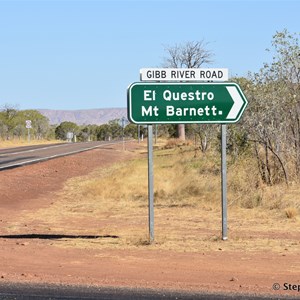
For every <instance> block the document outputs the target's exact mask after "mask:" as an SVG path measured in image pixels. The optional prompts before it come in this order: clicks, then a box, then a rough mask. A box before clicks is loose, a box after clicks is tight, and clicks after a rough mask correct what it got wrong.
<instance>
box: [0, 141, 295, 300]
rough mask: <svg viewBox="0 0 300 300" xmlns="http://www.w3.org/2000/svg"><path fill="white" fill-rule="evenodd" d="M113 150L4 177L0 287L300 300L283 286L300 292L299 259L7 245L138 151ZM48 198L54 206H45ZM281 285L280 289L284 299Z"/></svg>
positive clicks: (32, 242) (20, 241)
mask: <svg viewBox="0 0 300 300" xmlns="http://www.w3.org/2000/svg"><path fill="white" fill-rule="evenodd" d="M111 147H112V148H113V149H111V150H110V151H107V150H101V149H98V150H93V151H89V152H85V153H81V154H77V155H73V156H68V157H65V158H59V159H55V160H50V161H47V162H43V163H39V164H35V165H30V166H26V167H21V168H16V169H12V170H7V171H2V172H0V187H1V188H0V203H1V207H0V225H1V229H0V235H2V237H1V238H0V260H1V267H0V280H2V281H3V282H37V283H42V282H43V283H44V282H47V283H60V284H84V285H99V286H115V287H137V288H154V289H172V290H185V291H193V292H195V291H199V292H201V291H203V292H227V293H231V294H232V293H243V294H248V293H250V294H273V295H282V294H289V295H293V296H298V297H300V292H298V291H294V290H290V291H284V290H283V285H284V283H287V284H294V285H296V286H297V287H298V285H299V284H300V276H299V275H300V268H299V262H300V255H299V252H293V253H288V252H287V253H286V254H284V255H283V254H282V253H281V254H280V253H276V252H257V251H256V252H247V253H245V252H239V251H221V250H220V251H211V252H206V253H202V252H201V253H188V252H185V253H177V252H176V251H173V252H172V251H166V250H149V249H147V246H145V247H142V248H141V249H137V250H128V249H124V250H120V249H118V250H117V249H107V250H102V249H101V250H95V249H72V248H60V247H57V246H55V245H54V244H52V242H51V240H49V239H28V238H26V239H24V238H14V239H11V238H8V237H5V235H6V234H7V230H6V228H7V226H9V224H10V222H12V221H15V220H17V219H18V215H19V214H20V213H22V211H23V210H25V209H26V210H27V211H29V210H30V211H35V210H37V209H39V208H41V207H47V206H49V205H51V202H53V197H51V195H52V194H53V193H54V192H55V191H58V190H60V189H62V187H63V185H64V182H66V180H68V179H69V178H72V177H75V176H82V175H85V174H88V173H89V172H91V171H92V170H94V169H95V168H98V167H105V166H109V165H111V164H112V163H114V162H117V161H121V160H125V159H130V158H132V157H133V152H131V151H130V150H131V149H135V148H136V147H138V145H137V144H136V143H131V144H127V151H125V152H124V151H119V150H121V148H122V145H115V146H111ZM128 150H129V151H128ZM95 154H97V155H95ZM41 195H43V199H49V201H48V202H47V201H44V202H43V203H40V202H39V200H38V199H40V196H41ZM48 196H49V197H48ZM79 225H80V224H79ZM20 234H21V233H20ZM274 283H279V284H280V285H281V289H280V290H279V291H277V290H275V291H274V290H273V288H272V286H273V284H274ZM291 289H293V287H292V286H291Z"/></svg>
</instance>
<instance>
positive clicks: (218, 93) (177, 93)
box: [128, 82, 248, 124]
mask: <svg viewBox="0 0 300 300" xmlns="http://www.w3.org/2000/svg"><path fill="white" fill-rule="evenodd" d="M247 104H248V101H247V99H246V97H245V95H244V94H243V92H242V91H241V89H240V87H239V86H238V85H237V84H236V83H229V82H224V83H213V82H208V83H171V82H157V83H155V82H135V83H133V84H131V85H130V86H129V88H128V119H129V120H130V121H131V122H133V123H135V124H166V123H181V124H185V123H211V124H214V123H224V124H225V123H236V122H237V121H238V120H239V119H240V117H241V116H242V114H243V112H244V110H245V108H246V106H247Z"/></svg>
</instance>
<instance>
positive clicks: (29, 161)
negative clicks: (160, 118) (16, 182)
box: [0, 141, 122, 170]
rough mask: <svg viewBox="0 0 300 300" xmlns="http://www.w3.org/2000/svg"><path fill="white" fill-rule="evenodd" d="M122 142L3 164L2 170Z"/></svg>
mask: <svg viewBox="0 0 300 300" xmlns="http://www.w3.org/2000/svg"><path fill="white" fill-rule="evenodd" d="M121 143H122V141H118V142H114V143H109V144H101V145H98V146H94V147H90V148H85V149H81V150H76V151H71V152H67V153H64V154H56V155H52V156H47V157H43V158H37V159H32V160H27V161H24V162H22V163H15V164H11V165H6V166H3V167H0V170H1V169H9V168H12V167H15V166H23V165H28V164H31V163H34V162H38V161H44V160H49V159H52V158H57V157H62V156H68V155H72V154H75V153H80V152H84V151H88V150H92V149H96V148H100V147H103V146H108V145H114V144H121ZM52 148H53V147H52ZM22 153H23V152H22Z"/></svg>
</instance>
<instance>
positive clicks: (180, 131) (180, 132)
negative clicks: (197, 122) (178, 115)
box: [177, 124, 185, 141]
mask: <svg viewBox="0 0 300 300" xmlns="http://www.w3.org/2000/svg"><path fill="white" fill-rule="evenodd" d="M177 136H178V138H179V139H180V140H182V141H185V126H184V124H178V126H177Z"/></svg>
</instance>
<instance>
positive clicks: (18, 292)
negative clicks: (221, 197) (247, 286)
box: [0, 283, 296, 300]
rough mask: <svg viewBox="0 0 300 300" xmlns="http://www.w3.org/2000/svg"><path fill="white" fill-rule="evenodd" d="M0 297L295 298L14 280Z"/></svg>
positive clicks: (2, 289)
mask: <svg viewBox="0 0 300 300" xmlns="http://www.w3.org/2000/svg"><path fill="white" fill-rule="evenodd" d="M0 299H6V300H12V299H17V300H19V299H22V300H31V299H33V300H36V299H41V300H46V299H47V300H50V299H51V300H56V299H59V300H62V299H63V300H67V299H68V300H70V299H71V300H74V299H85V300H87V299H91V300H95V299H102V300H103V299H105V300H119V299H121V300H150V299H157V300H167V299H170V300H173V299H174V300H175V299H182V300H197V299H199V300H223V299H224V300H233V299H235V300H250V299H251V300H270V299H274V300H275V299H296V298H290V297H282V296H254V295H253V296H252V295H238V294H230V295H222V294H205V293H203V294H200V293H187V292H178V291H174V292H172V291H155V290H148V289H147V290H146V289H129V288H122V289H121V288H112V287H111V288H107V287H88V286H64V285H48V284H20V283H18V284H16V283H1V284H0Z"/></svg>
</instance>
